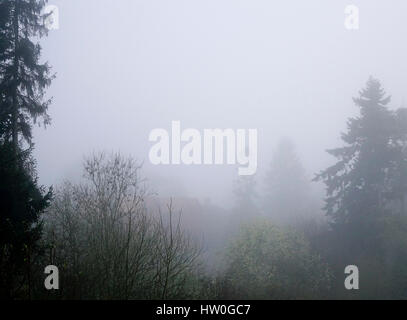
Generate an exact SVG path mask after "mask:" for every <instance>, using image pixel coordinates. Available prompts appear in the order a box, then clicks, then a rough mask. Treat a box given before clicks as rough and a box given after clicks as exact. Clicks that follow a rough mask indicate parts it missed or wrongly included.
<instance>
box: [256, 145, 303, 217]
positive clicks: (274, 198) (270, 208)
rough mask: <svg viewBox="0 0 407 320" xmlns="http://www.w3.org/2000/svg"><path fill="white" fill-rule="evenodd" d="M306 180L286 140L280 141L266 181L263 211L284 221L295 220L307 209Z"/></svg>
mask: <svg viewBox="0 0 407 320" xmlns="http://www.w3.org/2000/svg"><path fill="white" fill-rule="evenodd" d="M308 192H309V183H308V181H307V178H306V174H305V169H304V168H303V166H302V165H301V162H300V160H299V157H298V155H297V154H296V151H295V147H294V144H293V143H292V142H291V141H290V140H289V139H283V140H281V141H280V143H279V145H278V147H277V150H276V151H275V152H274V155H273V158H272V161H271V166H270V170H269V172H268V174H267V176H266V180H265V199H264V212H265V213H266V214H267V215H268V216H270V217H272V218H273V219H274V220H277V221H278V222H283V223H291V222H294V220H295V219H297V218H298V217H300V216H301V215H302V214H303V213H304V212H305V211H307V209H308V205H309V203H308V202H309V201H308V200H309V194H308Z"/></svg>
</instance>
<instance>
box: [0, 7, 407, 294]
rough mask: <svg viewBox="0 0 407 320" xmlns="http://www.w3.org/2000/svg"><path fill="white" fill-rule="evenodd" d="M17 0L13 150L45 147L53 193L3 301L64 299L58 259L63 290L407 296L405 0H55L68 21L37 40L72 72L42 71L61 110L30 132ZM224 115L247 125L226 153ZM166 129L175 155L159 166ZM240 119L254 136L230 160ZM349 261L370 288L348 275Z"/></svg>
mask: <svg viewBox="0 0 407 320" xmlns="http://www.w3.org/2000/svg"><path fill="white" fill-rule="evenodd" d="M13 3H14V2H13V1H12V0H4V1H0V4H1V7H0V8H1V9H2V11H1V14H0V16H1V18H2V20H1V21H0V31H1V32H3V33H1V35H2V37H3V39H2V40H4V41H3V42H2V41H0V44H1V45H0V51H1V50H3V51H2V55H0V63H1V64H0V67H1V68H0V71H1V75H0V80H1V82H0V88H1V90H2V95H1V99H2V100H1V103H2V105H1V106H2V108H3V109H2V110H4V112H3V113H0V120H1V121H2V122H1V121H0V128H1V130H0V142H1V143H2V146H3V145H4V154H5V155H4V156H2V155H0V160H1V159H8V158H7V154H9V153H10V154H14V153H15V154H17V155H19V153H18V152H16V151H15V150H16V149H20V148H21V150H23V149H27V150H28V146H29V145H31V147H32V148H30V149H29V150H30V152H32V154H31V155H30V159H31V160H34V159H35V165H32V163H31V162H30V165H27V168H28V169H27V170H28V171H27V172H30V173H29V174H28V176H31V177H32V181H33V183H34V185H36V184H37V183H38V188H39V190H41V192H40V194H42V195H44V201H46V202H47V204H46V205H45V204H43V205H42V204H41V206H40V205H39V206H38V207H36V210H37V209H38V212H41V215H38V217H37V218H36V219H35V221H34V220H33V221H34V222H35V223H38V221H42V222H43V224H42V225H41V230H40V229H38V230H39V231H38V232H39V233H38V239H37V238H36V240H35V243H37V242H38V241H39V242H38V243H40V244H41V245H40V247H41V246H42V248H43V249H44V250H42V251H41V250H40V251H41V253H39V254H38V256H39V258H38V259H39V260H38V261H40V262H38V263H39V264H38V265H37V264H34V262H33V265H32V275H31V273H30V277H29V278H30V279H34V280H30V281H32V283H31V282H30V284H29V285H27V286H28V287H27V288H28V289H27V288H26V287H25V286H23V289H21V290H22V291H21V292H22V293H21V292H20V291H18V290H15V291H13V290H14V289H13V290H12V289H10V290H9V291H8V292H7V293H5V292H6V291H4V292H2V295H3V296H7V297H8V298H10V297H13V295H14V294H15V295H16V296H17V297H19V298H21V297H24V298H25V297H26V296H27V294H28V296H29V297H34V298H40V299H42V298H50V297H51V298H53V297H52V293H49V292H46V291H44V290H43V288H42V287H41V283H42V282H43V279H42V274H41V272H40V274H41V276H37V277H36V276H34V275H35V274H37V273H36V272H38V270H40V269H41V268H42V269H43V267H42V264H43V262H42V261H47V262H48V261H50V262H52V263H53V264H55V265H56V266H57V267H59V268H60V270H59V271H60V274H61V286H62V287H63V286H64V283H65V285H66V284H67V283H70V285H69V286H66V289H65V290H64V289H62V290H60V292H59V293H58V297H60V298H62V299H82V298H84V299H145V298H147V299H150V298H151V299H178V298H180V299H184V298H213V299H218V298H220V299H225V298H227V299H229V298H242V299H326V298H328V299H329V298H335V299H336V298H339V299H342V298H345V299H349V298H406V295H405V289H406V288H405V287H404V286H403V284H400V283H399V282H397V280H396V279H400V277H401V278H402V277H403V275H406V276H407V270H406V269H405V267H403V265H404V263H405V261H407V234H406V233H405V229H404V227H403V226H404V225H406V224H405V223H406V222H405V217H406V215H407V212H406V209H405V202H406V201H405V194H406V193H407V187H406V186H407V183H406V182H405V181H407V177H405V173H407V171H406V170H407V166H406V165H405V163H406V161H407V155H406V152H407V151H406V150H407V147H406V146H407V138H406V137H407V134H406V132H407V131H406V130H407V121H406V119H407V117H406V113H405V110H406V109H404V108H406V107H407V106H406V104H405V103H406V98H407V97H406V94H407V81H406V75H407V62H406V59H405V57H406V56H407V45H406V42H405V39H404V38H405V30H406V29H407V19H406V16H407V3H406V2H405V1H402V0H399V1H392V2H386V1H379V0H374V1H372V0H358V1H355V2H354V4H352V6H350V7H349V5H351V4H350V3H349V2H348V1H342V0H338V1H324V0H307V1H300V0H290V1H269V0H251V1H248V0H221V1H219V0H205V1H203V0H200V1H188V0H171V1H163V0H153V1H150V0H148V1H147V0H120V1H113V0H69V1H67V0H52V1H49V2H48V5H52V6H54V7H53V8H56V9H57V13H56V12H55V11H54V12H52V14H54V15H55V14H57V16H54V19H57V20H53V23H54V24H55V23H56V22H57V25H54V28H51V29H50V30H48V35H47V36H46V37H39V35H40V34H39V33H38V34H37V33H36V31H35V32H34V31H29V32H31V33H30V34H29V36H28V38H29V39H30V41H33V43H37V42H38V43H39V44H40V45H41V47H42V50H41V55H40V57H39V56H38V57H37V58H38V60H37V61H35V63H37V64H38V65H40V64H42V63H45V62H46V61H47V62H49V65H50V67H51V69H49V77H52V75H53V74H55V79H50V82H49V83H46V84H44V85H42V84H41V81H42V80H44V79H43V78H41V77H40V76H39V75H38V74H40V73H41V72H44V71H38V70H37V69H35V70H37V71H32V72H33V74H35V75H36V78H35V77H34V78H35V79H34V80H30V81H33V83H35V85H34V92H35V93H37V90H40V89H38V88H37V87H36V86H37V85H38V86H39V87H41V90H43V89H44V90H45V89H46V90H45V92H44V96H42V95H36V94H33V97H34V98H32V99H33V101H34V102H36V101H45V100H46V99H48V98H51V97H52V102H51V103H50V104H49V106H47V107H48V110H47V114H48V115H49V117H50V119H51V121H50V123H49V124H47V125H46V126H44V123H43V122H42V121H41V117H42V116H43V115H44V114H45V113H44V112H45V111H44V110H42V109H41V111H38V110H39V109H38V110H37V111H35V112H31V111H27V113H25V114H26V118H25V119H26V120H24V121H26V122H27V123H29V126H30V128H31V127H32V128H33V132H32V136H30V135H26V133H25V131H24V130H25V127H24V126H23V125H21V128H20V127H18V126H19V124H18V123H19V122H18V121H20V122H24V121H23V120H13V119H15V118H13V117H14V114H13V113H12V112H11V111H10V113H8V110H13V109H12V108H19V103H20V104H21V106H25V105H24V103H25V100H24V99H23V98H21V100H19V98H18V97H19V95H18V94H20V93H21V97H23V96H24V95H27V96H28V97H30V90H29V89H27V88H26V87H25V86H26V84H25V83H24V82H23V81H22V82H21V83H19V84H17V85H16V86H15V87H13V85H9V82H8V81H9V79H14V78H13V76H9V74H8V72H11V71H8V70H9V69H7V66H15V63H16V62H15V61H18V59H19V58H18V55H17V56H16V57H17V58H16V59H15V60H14V64H13V60H12V59H11V58H10V57H9V56H7V53H8V52H14V51H13V48H12V46H10V47H8V44H9V43H11V42H12V41H14V40H13V39H15V37H14V38H13V36H11V34H12V30H13V29H12V28H11V26H12V25H13V23H15V21H17V20H18V19H17V20H12V18H11V17H13V15H14V14H16V12H20V13H21V12H25V11H24V10H28V11H29V10H34V9H32V8H29V9H27V8H23V7H21V8H20V11H16V10H17V9H18V6H16V7H14V4H13ZM22 3H30V1H28V0H27V1H26V0H24V1H23V0H22ZM33 3H38V5H39V6H40V7H41V9H43V3H42V1H33ZM27 6H28V5H27ZM38 8H39V7H38ZM38 8H37V9H38ZM37 9H35V10H34V11H33V12H36V14H39V13H38V12H37V11H38V10H37ZM36 10H37V11H36ZM28 11H27V12H28ZM30 12H31V11H30ZM351 15H356V16H353V17H350V16H351ZM355 17H356V18H355ZM350 18H354V19H357V21H356V22H355V20H352V21H350V20H349V19H350ZM23 21H24V19H23V18H21V22H20V23H21V24H23V23H24V22H23ZM39 21H42V20H41V19H39ZM349 23H350V25H351V27H349ZM355 26H356V27H355ZM21 33H22V35H21V37H22V38H24V33H23V30H22V31H21ZM10 39H11V40H10ZM3 43H4V45H3ZM28 48H31V47H29V46H28ZM27 50H28V51H29V50H32V49H27ZM17 51H18V50H17ZM30 52H31V51H30ZM3 53H4V54H3ZM32 54H33V56H34V55H35V54H34V51H32ZM34 60H35V59H34ZM23 61H24V63H26V64H27V68H28V69H30V65H29V64H28V63H29V62H27V61H28V60H27V59H26V58H25V56H24V55H23V54H21V62H20V63H21V64H23ZM30 61H31V60H30ZM3 66H4V68H3ZM10 70H11V69H10ZM16 70H18V68H17V69H16ZM30 70H34V69H30ZM21 72H23V71H21ZM51 80H52V81H51ZM10 81H12V80H10ZM38 83H39V84H38ZM13 88H14V89H13ZM13 90H15V91H13ZM19 90H20V91H19ZM13 92H15V93H16V94H13ZM41 92H42V91H41ZM388 96H391V99H390V100H388V99H387V97H388ZM9 101H11V102H10V106H11V107H10V109H7V108H8V106H9V104H8V103H9ZM19 101H20V102H19ZM34 102H32V101H31V100H29V102H28V104H30V103H32V104H34ZM45 109H47V108H45ZM27 110H29V109H27ZM36 112H38V114H37V113H36ZM9 116H10V118H8V117H9ZM1 117H3V118H1ZM37 117H38V118H39V120H40V121H37V122H36V121H34V120H36V118H37ZM27 119H29V120H27ZM349 119H353V120H349ZM7 121H9V122H7ZM14 122H15V123H16V127H13V123H14ZM8 123H10V126H9V125H8ZM174 123H176V124H177V125H179V126H180V128H179V130H180V132H179V135H180V137H177V136H176V132H174V130H173V125H174ZM37 124H40V125H37ZM2 126H3V127H4V130H3V127H2ZM157 129H158V131H154V130H157ZM215 129H221V130H222V133H225V132H226V130H230V131H228V132H229V134H230V137H231V140H228V139H223V137H222V138H221V140H222V141H223V143H224V144H223V147H224V148H223V149H220V153H221V154H217V155H214V157H215V158H216V157H217V156H219V159H220V160H219V163H215V162H216V160H215V161H213V163H211V164H209V163H205V161H204V160H202V161H201V160H200V159H201V158H202V159H206V158H205V156H207V154H205V150H206V149H205V146H206V144H205V143H207V141H206V142H205V139H204V137H205V133H207V132H208V130H215ZM164 130H165V132H167V133H168V137H167V138H168V152H169V158H168V159H169V160H168V161H169V163H167V164H164V163H160V164H157V163H154V161H152V159H153V158H152V156H151V153H152V148H153V147H154V145H156V143H158V140H159V139H156V140H154V139H152V137H153V136H154V134H155V133H157V134H159V133H160V132H161V133H163V132H164ZM185 130H189V131H187V132H189V133H191V132H192V133H194V134H195V135H197V134H198V132H199V137H198V138H197V139H196V141H200V142H199V143H200V144H199V146H198V149H199V150H200V152H201V153H200V154H199V155H198V156H197V157H198V158H199V161H198V160H196V161H195V162H196V163H194V161H192V160H191V161H192V162H193V163H190V164H186V163H185V161H184V158H183V157H184V156H185V157H189V156H191V157H192V156H193V151H194V150H197V149H191V150H192V154H191V153H187V152H185V153H183V151H182V150H183V148H184V147H185V145H187V142H188V139H187V138H186V136H185V137H184V135H183V134H184V133H185ZM191 130H192V131H191ZM239 130H241V131H240V133H242V132H244V133H245V134H247V136H245V137H246V145H243V146H241V145H239V142H237V145H236V146H235V147H236V149H230V152H231V154H232V155H233V161H232V162H233V163H229V164H228V163H227V159H229V158H228V157H229V154H228V152H229V149H227V148H228V147H231V144H230V143H231V141H233V143H234V141H236V140H235V138H236V139H237V140H239V138H238V137H239ZM249 130H253V131H252V133H254V131H256V130H257V131H256V138H255V136H254V135H253V140H251V141H252V142H253V145H251V144H250V141H249V140H250V132H249ZM154 132H155V133H154ZM165 132H164V133H165ZM185 135H187V134H186V133H185ZM155 137H156V136H155ZM174 137H175V138H174ZM241 137H243V136H241ZM156 138H157V137H156ZM161 138H162V137H161ZM201 138H202V139H201ZM177 139H178V140H181V141H176V140H177ZM153 140H154V141H153ZM160 141H161V142H162V141H163V139H161V140H160ZM254 142H255V143H256V148H254V147H253V146H254ZM174 143H180V145H179V146H178V147H179V148H180V150H179V154H181V160H180V161H179V163H174V152H175V151H174V150H176V149H175V148H176V146H175V145H174ZM228 143H229V144H228ZM9 144H10V146H9ZM191 145H192V144H191ZM342 147H344V148H343V149H341V148H342ZM13 148H14V149H13ZM336 148H338V149H336ZM332 149H336V150H335V151H331V152H327V150H332ZM13 150H14V151H13ZM208 150H209V149H208ZM210 150H212V149H211V148H210ZM214 150H215V151H213V150H212V151H213V152H214V153H216V152H217V151H216V148H215V149H214ZM239 150H240V151H239ZM235 151H236V157H237V159H239V152H241V154H243V156H244V155H245V154H246V155H247V154H250V152H253V158H252V160H253V163H252V164H255V169H254V174H248V175H241V174H239V172H241V171H239V170H240V169H239V168H241V167H242V166H243V167H245V165H246V164H247V163H245V164H244V165H243V162H241V163H240V162H239V160H237V161H236V159H235V158H234V157H235ZM2 152H3V151H2ZM162 152H164V151H163V149H161V150H160V153H159V154H158V153H157V154H156V158H157V159H159V158H160V157H164V158H165V155H163V153H162ZM254 153H255V154H254ZM21 154H22V153H21ZM2 157H3V158H2ZM231 157H232V156H231ZM195 159H197V158H195ZM208 159H209V158H208ZM211 159H212V158H211ZM4 161H5V162H2V163H8V162H6V160H4ZM21 161H23V160H21ZM24 161H25V160H24ZM248 161H249V160H248ZM198 162H199V163H198ZM24 163H25V162H24ZM4 168H6V165H5V164H4ZM7 168H8V169H7V170H9V171H7V170H6V169H4V170H5V171H4V176H2V177H3V178H2V179H3V181H13V179H14V178H13V177H14V176H13V175H11V174H10V175H8V173H9V172H14V171H13V168H14V169H16V168H15V167H13V166H10V167H7ZM10 168H11V169H10ZM10 170H11V171H10ZM16 170H17V169H16ZM7 179H9V180H7ZM30 181H31V180H30ZM41 186H42V187H41ZM49 187H52V197H51V196H50V197H49V199H48V198H47V195H46V194H45V193H46V190H48V188H49ZM16 188H17V187H16ZM6 189H7V188H5V189H4V190H6ZM1 190H3V189H1ZM1 190H0V191H1ZM10 190H11V191H9V192H10V194H12V195H17V194H18V195H19V194H20V193H18V192H17V191H15V190H18V188H17V189H10ZM4 192H5V193H4V194H2V195H1V197H2V199H8V198H9V197H10V195H9V194H7V192H8V191H7V192H6V191H4ZM0 193H1V192H0ZM50 195H51V194H50ZM21 201H23V200H21ZM41 203H42V202H41ZM10 208H14V207H13V206H12V205H11V204H10V205H9V206H8V207H6V206H4V208H3V209H4V210H5V211H4V212H6V210H12V209H10ZM13 210H14V209H13ZM10 212H11V211H10ZM7 214H8V213H7ZM6 216H7V215H6V214H5V215H4V217H6ZM5 221H6V220H5ZM4 228H6V227H4ZM4 230H6V229H4ZM7 230H8V229H7ZM7 237H8V236H4V238H5V239H6V240H4V241H3V240H2V241H3V242H4V243H8V242H7V241H9V240H7V239H8V238H7ZM30 239H31V238H30ZM145 239H149V240H148V241H147V240H145ZM174 239H175V240H174ZM10 241H11V240H10ZM30 241H31V240H30ZM376 241H377V242H376ZM3 242H2V245H4V244H3ZM4 246H5V245H4ZM48 249H49V250H48ZM44 252H45V253H44ZM119 252H126V255H123V256H116V253H117V254H119ZM151 252H154V254H155V255H154V256H151V255H150V253H151ZM123 254H124V253H123ZM129 256H130V258H129ZM30 257H31V256H30ZM140 257H141V258H140ZM1 259H3V260H1ZM1 259H0V265H1V266H6V265H7V261H8V260H7V259H8V258H7V259H6V258H4V257H2V258H1ZM10 259H11V258H10ZM41 259H43V260H41ZM132 259H134V260H132ZM24 261H26V260H24ZM30 261H31V260H30ZM24 263H25V262H24ZM30 263H31V262H30ZM35 263H37V262H35ZM41 263H42V264H41ZM44 263H45V262H44ZM58 263H59V265H58ZM124 265H125V266H126V267H124ZM349 265H355V266H358V267H359V272H360V274H361V279H362V275H363V279H364V281H365V282H364V283H363V285H361V287H362V289H360V290H359V291H358V290H353V291H352V290H350V291H349V289H348V288H346V281H345V287H344V280H345V278H346V274H344V270H345V268H346V266H349ZM4 268H6V267H4ZM30 268H31V267H30ZM42 269H41V270H42ZM4 270H5V269H4ZM4 270H3V269H2V272H6V271H4ZM154 270H155V271H154ZM165 270H166V272H165ZM30 272H31V271H30ZM154 272H155V273H154ZM84 274H91V275H92V276H89V278H87V277H85V278H83V277H84ZM114 274H116V276H115V275H114ZM139 275H140V276H139ZM180 275H181V276H180ZM378 275H382V276H383V277H382V278H380V277H379V276H378ZM21 277H22V278H21V279H23V280H24V279H25V276H24V275H22V276H21ZM115 277H116V278H115ZM118 278H120V279H118ZM379 278H380V280H378V279H379ZM163 279H165V280H163ZM64 281H65V282H64ZM7 283H8V282H7ZM24 283H25V282H24ZM403 283H404V282H403ZM13 286H14V284H10V283H8V284H7V288H13ZM133 286H134V287H137V288H138V289H134V288H133ZM4 287H6V286H4ZM354 289H355V288H354ZM10 292H12V293H10ZM27 292H28V293H27ZM354 292H356V293H354Z"/></svg>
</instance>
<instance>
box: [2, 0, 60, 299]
mask: <svg viewBox="0 0 407 320" xmlns="http://www.w3.org/2000/svg"><path fill="white" fill-rule="evenodd" d="M45 3H46V2H45V1H42V0H0V298H8V299H13V298H29V297H30V293H31V286H32V281H31V269H32V265H33V258H34V257H35V256H36V254H37V253H38V252H39V246H38V240H39V239H40V237H41V213H42V212H43V211H44V210H45V208H46V207H47V206H48V204H49V201H50V198H51V195H52V192H51V190H50V191H48V192H45V190H44V188H42V187H39V186H38V183H37V176H36V170H35V166H34V160H33V158H32V156H31V151H32V147H33V143H32V125H33V123H35V122H36V121H37V120H38V119H39V118H41V119H42V123H44V124H47V123H49V116H48V115H47V109H48V106H49V104H50V100H49V99H45V90H46V88H47V87H48V86H49V85H50V83H51V80H52V78H53V76H52V75H50V67H49V66H48V64H47V63H40V55H41V47H40V45H39V44H38V43H35V42H34V41H33V39H37V38H38V37H41V36H43V35H45V34H46V32H47V30H46V28H45V26H44V17H43V16H41V11H42V9H43V8H44V5H45ZM23 141H25V142H26V143H28V148H26V146H25V145H24V144H23Z"/></svg>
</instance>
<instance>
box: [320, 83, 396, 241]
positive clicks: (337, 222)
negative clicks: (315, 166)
mask: <svg viewBox="0 0 407 320" xmlns="http://www.w3.org/2000/svg"><path fill="white" fill-rule="evenodd" d="M353 101H354V103H355V104H356V106H358V107H359V111H360V115H359V116H357V117H354V118H350V119H349V120H348V123H347V131H346V132H345V133H343V134H342V140H343V142H344V143H345V146H343V147H340V148H336V149H331V150H328V153H329V154H331V155H333V156H334V157H335V158H336V159H337V162H336V163H335V164H334V165H332V166H331V167H329V168H327V169H326V170H324V171H322V172H321V173H319V174H318V175H317V177H316V180H322V181H323V182H324V183H325V185H326V188H327V189H326V190H327V197H326V206H325V210H326V213H327V215H328V216H329V217H330V218H331V219H332V225H333V228H334V229H335V228H336V229H337V230H341V231H343V232H345V233H346V238H347V239H348V240H350V241H351V242H352V241H353V245H354V247H357V246H361V248H366V247H372V246H373V242H372V241H374V240H375V239H376V235H377V232H378V227H379V223H380V222H379V221H380V218H381V217H383V216H384V215H385V214H386V212H387V211H388V203H389V194H391V193H392V189H393V186H394V184H393V182H394V180H393V179H390V176H389V172H390V168H392V165H393V163H394V156H395V150H394V148H393V146H392V143H391V142H392V138H393V137H394V134H395V128H396V123H395V117H394V114H393V112H391V111H390V110H389V109H388V107H387V105H388V103H389V102H390V97H389V96H387V95H386V93H385V91H384V90H383V88H382V86H381V84H380V82H379V81H378V80H376V79H374V78H372V77H370V78H369V80H368V82H367V85H366V88H364V89H363V90H361V91H360V93H359V97H357V98H354V99H353ZM356 243H357V244H356Z"/></svg>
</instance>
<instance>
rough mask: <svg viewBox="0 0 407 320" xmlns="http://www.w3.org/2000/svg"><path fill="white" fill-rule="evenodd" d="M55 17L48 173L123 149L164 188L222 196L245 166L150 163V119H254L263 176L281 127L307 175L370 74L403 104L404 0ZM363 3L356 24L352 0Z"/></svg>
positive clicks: (51, 177)
mask: <svg viewBox="0 0 407 320" xmlns="http://www.w3.org/2000/svg"><path fill="white" fill-rule="evenodd" d="M49 3H50V4H55V5H57V6H58V7H59V14H60V29H59V30H55V31H51V32H50V34H49V37H48V38H47V39H44V40H43V41H42V45H43V57H44V58H45V59H47V60H48V61H49V62H50V63H51V65H52V66H53V68H54V69H53V70H54V71H55V72H57V78H56V80H55V81H54V82H53V85H52V87H51V88H50V90H49V91H48V92H49V95H52V96H53V97H54V102H53V105H52V106H51V107H50V112H49V113H50V115H51V117H52V119H53V121H52V125H51V126H50V127H48V128H47V129H46V130H43V128H39V129H36V130H35V141H36V151H35V157H36V158H37V161H38V170H39V176H40V177H41V183H43V184H46V185H49V184H57V183H58V182H60V181H61V180H62V179H65V178H69V179H74V178H75V177H77V176H79V174H80V165H81V161H82V159H83V156H84V155H86V154H89V153H90V152H92V151H99V150H107V151H110V150H120V151H122V152H123V153H124V154H131V155H133V156H134V157H136V158H138V159H140V160H144V161H145V170H144V173H145V175H146V176H147V177H148V178H150V179H151V182H152V184H153V186H154V184H155V183H156V181H166V182H165V183H164V184H161V186H158V185H156V186H155V187H156V188H157V189H158V191H160V192H162V193H163V194H167V195H168V194H171V193H174V195H175V194H177V193H182V194H183V193H184V192H185V194H187V195H189V196H194V197H199V198H201V199H202V198H206V197H210V198H212V199H213V201H215V202H217V203H221V204H226V203H227V202H228V201H229V200H230V196H231V183H232V181H233V180H234V179H235V178H236V177H237V166H235V167H229V166H221V167H215V166H199V167H197V166H194V167H186V166H179V167H171V166H170V167H168V166H158V167H155V166H154V167H153V166H152V165H150V164H149V163H148V151H149V148H150V146H151V143H149V142H148V135H149V132H150V130H152V129H154V128H166V129H168V130H169V129H170V126H171V121H172V120H180V121H181V125H182V127H183V128H187V127H193V128H197V129H200V130H203V129H204V128H217V127H219V128H235V129H238V128H246V129H249V128H257V129H258V130H259V147H258V148H259V164H258V175H259V178H260V181H259V183H261V182H262V181H261V178H262V175H263V174H264V172H265V171H266V170H267V166H268V164H269V161H270V157H271V152H272V149H273V148H274V147H275V146H276V144H277V142H278V140H279V139H280V138H282V137H285V136H288V137H290V138H291V139H292V140H293V141H294V142H295V144H296V146H297V148H298V151H299V154H300V156H301V158H302V159H303V162H304V166H305V167H306V168H307V171H308V173H309V174H310V175H311V174H313V173H314V172H316V171H318V170H320V169H322V168H323V167H325V166H326V165H327V164H329V163H330V162H331V159H330V157H328V156H327V155H326V154H325V151H324V150H325V149H326V148H330V147H335V146H337V145H338V143H340V141H339V134H340V131H343V130H344V129H345V121H346V118H348V117H349V116H351V115H353V114H355V113H356V112H357V109H356V107H355V106H354V105H353V103H352V100H351V98H352V97H353V96H356V95H357V92H358V90H359V89H361V88H362V86H364V84H365V82H366V80H367V79H368V77H369V75H373V76H375V77H377V78H379V79H380V80H381V81H382V84H383V85H384V87H385V89H386V90H387V92H388V93H390V94H392V96H393V99H392V103H391V105H392V106H393V107H400V106H401V105H402V104H403V103H405V102H406V103H407V100H406V99H407V96H406V95H407V81H406V77H407V59H406V57H407V45H406V41H405V39H406V37H405V36H406V30H407V20H406V19H405V16H406V13H407V2H406V1H403V0H399V1H395V0H393V1H378V0H377V1H372V0H365V1H361V0H355V1H353V2H349V1H342V0H335V1H326V0H319V1H315V0H307V1H301V0H296V1H271V0H263V1H260V0H250V1H249V0H245V1H242V0H240V1H239V0H195V1H191V0H183V1H180V0H160V1H155V0H142V1H136V0H50V2H49ZM348 4H355V5H357V6H358V7H359V9H360V29H359V30H357V31H349V30H346V29H345V27H344V19H345V14H344V9H345V6H346V5H348Z"/></svg>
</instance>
